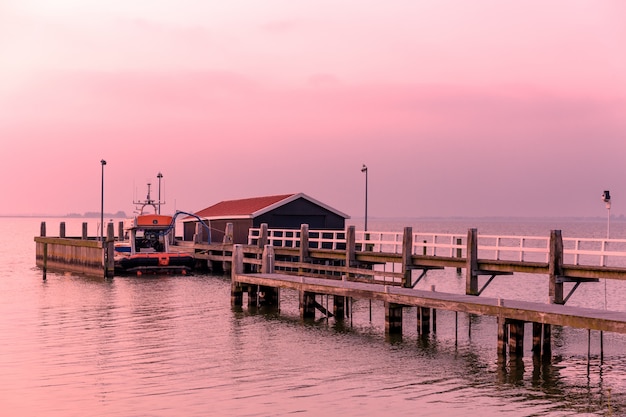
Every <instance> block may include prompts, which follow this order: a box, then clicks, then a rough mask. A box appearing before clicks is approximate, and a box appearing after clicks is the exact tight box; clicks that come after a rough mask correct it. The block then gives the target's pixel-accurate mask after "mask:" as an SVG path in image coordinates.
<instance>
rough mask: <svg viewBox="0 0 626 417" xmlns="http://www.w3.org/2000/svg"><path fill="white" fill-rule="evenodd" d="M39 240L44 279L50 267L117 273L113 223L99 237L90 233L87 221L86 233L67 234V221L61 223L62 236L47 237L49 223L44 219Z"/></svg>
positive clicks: (38, 261) (37, 255) (94, 273)
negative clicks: (104, 235)
mask: <svg viewBox="0 0 626 417" xmlns="http://www.w3.org/2000/svg"><path fill="white" fill-rule="evenodd" d="M120 230H121V226H120ZM120 233H121V232H120ZM35 243H36V248H35V259H36V265H37V266H38V267H40V268H42V270H43V279H46V275H47V271H48V269H51V270H56V271H64V272H65V271H67V272H74V273H78V274H84V275H91V276H100V277H105V278H112V277H113V273H114V264H113V261H114V259H113V258H114V243H115V237H114V235H113V223H109V224H108V227H107V235H106V237H105V238H104V239H98V238H89V237H88V236H87V223H83V229H82V236H80V237H67V236H66V235H65V222H61V224H60V227H59V236H58V237H47V236H46V223H45V222H42V223H41V231H40V236H36V237H35Z"/></svg>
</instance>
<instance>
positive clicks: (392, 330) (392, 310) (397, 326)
mask: <svg viewBox="0 0 626 417" xmlns="http://www.w3.org/2000/svg"><path fill="white" fill-rule="evenodd" d="M385 332H386V333H387V334H402V305H401V304H395V303H387V302H385Z"/></svg>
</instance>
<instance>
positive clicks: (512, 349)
mask: <svg viewBox="0 0 626 417" xmlns="http://www.w3.org/2000/svg"><path fill="white" fill-rule="evenodd" d="M509 354H510V355H511V358H521V357H522V356H524V322H523V321H520V320H510V321H509Z"/></svg>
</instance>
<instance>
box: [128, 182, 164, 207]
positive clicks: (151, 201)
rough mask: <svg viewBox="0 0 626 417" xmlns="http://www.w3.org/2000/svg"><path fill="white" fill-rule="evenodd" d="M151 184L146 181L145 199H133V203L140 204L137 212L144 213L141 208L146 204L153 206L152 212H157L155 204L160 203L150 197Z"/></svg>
mask: <svg viewBox="0 0 626 417" xmlns="http://www.w3.org/2000/svg"><path fill="white" fill-rule="evenodd" d="M151 186H152V184H150V183H148V195H147V196H146V199H145V200H144V201H133V204H135V205H137V206H141V207H138V210H139V214H144V212H143V210H144V208H145V207H146V206H152V207H153V208H154V214H158V213H159V209H158V208H157V206H160V205H161V202H160V201H159V203H158V204H157V203H155V201H154V200H153V199H152V198H151V197H150V187H151Z"/></svg>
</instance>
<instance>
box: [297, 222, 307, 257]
mask: <svg viewBox="0 0 626 417" xmlns="http://www.w3.org/2000/svg"><path fill="white" fill-rule="evenodd" d="M298 255H299V258H300V262H308V261H309V225H308V224H302V225H300V252H299V254H298Z"/></svg>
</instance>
